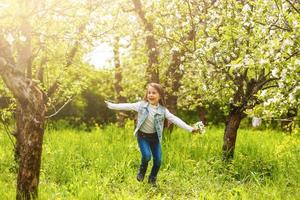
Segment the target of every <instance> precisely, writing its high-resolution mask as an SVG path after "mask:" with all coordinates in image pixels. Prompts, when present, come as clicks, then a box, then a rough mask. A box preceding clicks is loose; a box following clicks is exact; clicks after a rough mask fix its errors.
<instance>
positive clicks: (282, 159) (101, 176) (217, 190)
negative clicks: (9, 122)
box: [0, 124, 300, 200]
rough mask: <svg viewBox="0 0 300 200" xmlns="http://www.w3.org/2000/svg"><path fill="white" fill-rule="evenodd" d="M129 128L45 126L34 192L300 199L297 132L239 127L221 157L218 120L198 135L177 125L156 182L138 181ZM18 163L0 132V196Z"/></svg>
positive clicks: (7, 193)
mask: <svg viewBox="0 0 300 200" xmlns="http://www.w3.org/2000/svg"><path fill="white" fill-rule="evenodd" d="M132 132H133V126H132V124H127V125H126V127H125V129H120V128H118V127H116V126H115V125H108V126H106V127H103V128H99V127H98V128H95V129H93V130H92V131H89V132H87V131H83V130H78V129H72V128H58V129H57V128H53V127H50V126H48V127H47V131H46V132H45V137H44V146H43V156H42V167H41V176H40V185H39V199H72V200H73V199H214V200H215V199H268V200H271V199H300V190H299V188H300V176H299V174H300V134H299V132H298V133H297V132H296V133H293V134H291V135H289V134H286V133H282V132H280V131H275V130H253V129H248V130H246V129H241V130H239V133H238V138H237V143H236V151H235V158H234V160H233V161H232V163H224V162H223V161H222V154H221V149H222V144H223V128H222V127H220V128H217V127H211V128H207V130H206V133H205V135H203V136H201V135H192V134H189V133H188V132H185V131H184V130H181V129H175V131H174V132H173V133H172V135H171V136H167V135H166V136H165V138H164V141H163V145H162V147H163V163H162V167H161V170H160V172H159V175H158V181H157V186H156V187H153V186H151V185H149V184H148V183H147V181H146V180H144V182H143V183H139V182H137V181H136V173H137V170H138V166H139V162H140V153H139V151H138V147H137V143H136V139H135V137H133V135H132ZM16 166H17V165H16V164H15V162H14V153H13V145H12V144H11V141H10V140H9V138H8V136H7V135H6V134H5V133H4V131H1V134H0V197H1V199H14V198H15V193H16V189H15V185H16ZM151 166H152V162H151V164H150V166H149V167H151ZM149 171H150V170H148V172H147V174H149Z"/></svg>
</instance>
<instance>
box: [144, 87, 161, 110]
mask: <svg viewBox="0 0 300 200" xmlns="http://www.w3.org/2000/svg"><path fill="white" fill-rule="evenodd" d="M159 99H160V96H159V93H158V91H157V90H156V89H155V88H154V87H151V86H149V87H148V90H147V100H148V102H149V103H150V104H152V105H155V106H156V105H158V103H159Z"/></svg>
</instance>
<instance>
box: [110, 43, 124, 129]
mask: <svg viewBox="0 0 300 200" xmlns="http://www.w3.org/2000/svg"><path fill="white" fill-rule="evenodd" d="M119 40H120V38H119V37H116V38H115V41H114V49H113V51H114V61H115V92H116V97H117V103H125V102H126V98H125V97H123V96H122V94H121V92H122V91H123V87H122V86H121V82H122V68H121V62H120V54H119V48H120V45H119ZM125 116H126V114H125V113H124V112H119V113H118V114H117V120H118V126H119V127H124V126H125Z"/></svg>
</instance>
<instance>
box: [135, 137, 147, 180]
mask: <svg viewBox="0 0 300 200" xmlns="http://www.w3.org/2000/svg"><path fill="white" fill-rule="evenodd" d="M137 140H138V144H139V148H140V152H141V154H142V160H141V165H140V169H139V172H138V175H137V177H136V178H137V180H138V181H143V180H144V177H145V174H146V171H147V167H148V162H149V161H150V160H151V150H150V143H149V141H148V140H147V138H145V137H144V136H142V135H138V138H137Z"/></svg>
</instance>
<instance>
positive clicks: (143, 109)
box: [134, 101, 166, 142]
mask: <svg viewBox="0 0 300 200" xmlns="http://www.w3.org/2000/svg"><path fill="white" fill-rule="evenodd" d="M165 112H166V109H165V107H163V106H162V105H159V106H158V108H157V111H156V114H155V115H154V128H155V130H156V132H157V135H158V139H159V142H161V141H162V132H163V128H164V120H165ZM148 114H149V102H146V101H142V102H141V105H140V107H139V109H138V119H137V125H136V128H135V130H134V135H135V136H137V132H138V130H139V129H140V128H141V126H142V124H143V123H144V122H145V120H146V118H147V116H148Z"/></svg>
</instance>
